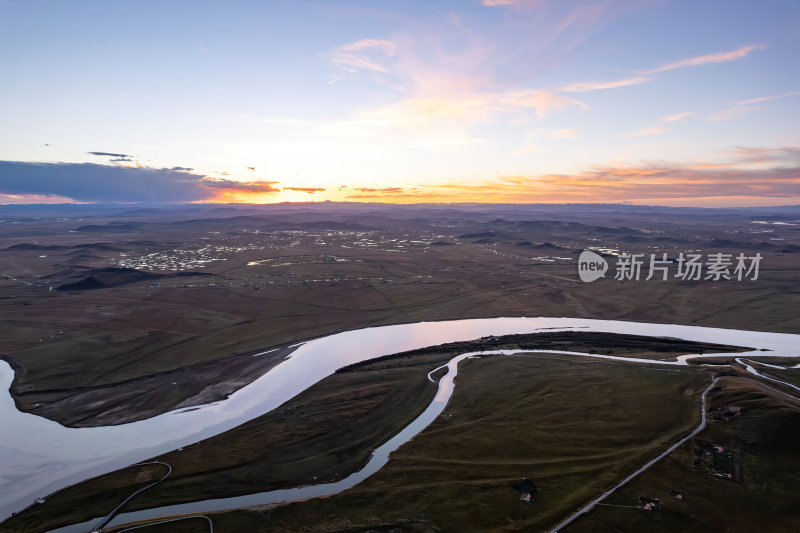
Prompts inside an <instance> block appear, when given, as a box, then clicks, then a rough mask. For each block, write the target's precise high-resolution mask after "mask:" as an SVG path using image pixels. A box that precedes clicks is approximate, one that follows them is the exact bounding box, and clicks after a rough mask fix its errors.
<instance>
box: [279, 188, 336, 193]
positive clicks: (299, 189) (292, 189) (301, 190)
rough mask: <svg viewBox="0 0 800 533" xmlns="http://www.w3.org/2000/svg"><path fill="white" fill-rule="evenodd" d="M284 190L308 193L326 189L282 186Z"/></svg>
mask: <svg viewBox="0 0 800 533" xmlns="http://www.w3.org/2000/svg"><path fill="white" fill-rule="evenodd" d="M283 190H284V191H295V192H307V193H309V194H314V193H317V192H322V191H325V190H327V189H325V188H324V187H284V188H283Z"/></svg>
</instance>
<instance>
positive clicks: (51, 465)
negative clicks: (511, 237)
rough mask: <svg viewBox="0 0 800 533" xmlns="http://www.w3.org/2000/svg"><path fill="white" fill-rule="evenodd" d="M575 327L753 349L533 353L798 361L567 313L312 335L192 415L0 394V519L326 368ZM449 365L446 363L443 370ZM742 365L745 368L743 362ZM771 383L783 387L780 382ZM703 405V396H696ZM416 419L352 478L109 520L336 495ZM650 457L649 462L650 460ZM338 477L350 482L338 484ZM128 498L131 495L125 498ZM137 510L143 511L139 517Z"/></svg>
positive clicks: (766, 347) (261, 402) (765, 347)
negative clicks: (51, 408)
mask: <svg viewBox="0 0 800 533" xmlns="http://www.w3.org/2000/svg"><path fill="white" fill-rule="evenodd" d="M577 328H580V329H581V330H582V331H600V332H608V333H623V334H633V335H645V336H648V337H674V338H681V339H685V340H691V341H696V342H719V340H720V339H724V340H725V342H726V343H727V344H731V345H738V346H751V347H754V348H755V349H754V350H753V351H751V352H745V353H742V352H739V353H724V354H689V355H683V356H680V357H678V358H677V360H673V361H662V360H654V359H641V358H631V357H622V356H609V355H602V354H593V353H582V352H566V351H558V350H541V351H543V352H550V353H563V354H568V355H575V356H582V357H589V358H594V359H610V360H616V361H622V362H626V363H630V364H648V365H664V366H673V367H674V366H680V365H688V360H689V359H692V358H696V357H703V358H710V357H712V358H722V357H726V358H729V359H732V358H737V357H738V358H745V357H756V356H764V355H765V354H764V351H771V352H772V353H771V354H769V355H770V356H773V357H795V358H796V357H800V335H793V334H783V333H768V332H754V331H743V330H729V329H720V328H707V327H698V326H682V325H674V324H653V323H636V322H624V321H608V320H594V319H574V318H567V317H527V318H526V317H502V318H493V319H464V320H455V321H443V322H420V323H412V324H401V325H395V326H381V327H373V328H365V329H361V330H352V331H347V332H342V333H338V334H334V335H330V336H328V337H323V338H319V339H315V340H312V341H308V342H306V343H305V344H303V345H302V346H299V347H298V349H297V351H296V352H294V354H293V355H292V357H290V358H288V359H286V360H285V361H283V362H282V363H281V364H279V365H277V366H276V367H274V368H273V369H272V370H270V371H269V372H268V373H267V374H265V375H264V376H262V377H261V378H259V379H258V380H256V381H254V382H253V383H251V384H250V385H248V386H246V387H244V388H242V389H240V390H239V391H237V392H236V393H234V394H232V395H231V396H230V398H229V399H227V400H225V401H220V402H214V403H212V404H207V405H203V406H198V407H197V408H195V409H193V410H179V411H172V412H169V413H164V414H162V415H158V416H156V417H153V418H151V419H147V420H142V421H139V422H134V423H130V424H125V425H120V426H110V427H99V428H77V429H75V428H64V427H63V426H59V425H58V424H56V423H54V422H52V421H49V420H46V419H42V418H41V417H38V416H36V415H32V414H30V413H20V412H19V411H18V410H17V409H16V406H15V405H14V403H13V399H12V398H11V397H10V395H0V414H2V417H3V420H4V426H5V427H4V429H7V431H4V432H2V433H0V448H2V449H3V450H4V453H3V454H0V494H3V498H2V499H0V517H3V516H4V515H7V514H8V513H11V512H13V511H15V510H19V509H21V508H22V507H23V506H24V503H26V501H30V500H28V498H30V499H33V498H34V497H35V496H37V493H38V494H41V493H42V492H45V490H52V489H50V487H53V488H55V487H58V486H59V485H60V486H61V487H63V486H64V485H65V484H73V483H75V482H80V481H83V480H85V479H87V478H90V477H93V476H97V475H102V474H104V473H107V472H110V471H113V470H117V469H119V468H123V467H125V466H128V465H130V464H131V463H140V462H141V461H142V459H146V458H147V457H153V456H156V455H160V454H161V453H165V452H167V451H170V450H173V449H176V448H178V447H181V446H185V445H188V444H191V443H193V442H197V441H199V440H201V439H203V438H208V437H209V436H212V435H216V434H219V433H222V432H224V431H227V430H229V429H231V428H232V427H235V426H236V425H239V424H241V423H243V422H244V421H247V420H250V419H252V418H255V417H256V416H259V415H261V414H263V413H265V412H268V411H270V410H271V409H274V408H276V407H278V406H279V405H281V404H282V403H283V402H285V401H286V400H288V399H289V398H292V397H294V396H295V395H296V394H299V392H301V391H303V390H305V389H306V388H308V387H310V386H311V385H313V384H314V383H316V382H317V381H319V380H321V379H323V378H324V377H326V376H328V375H330V374H331V373H333V372H335V371H336V369H337V368H340V367H342V366H346V365H348V364H352V363H354V362H358V361H364V360H368V359H371V358H374V357H378V356H380V355H384V354H386V353H395V352H398V351H405V350H411V349H416V348H421V347H425V346H433V345H437V344H442V343H445V342H454V341H461V340H465V339H471V338H472V339H474V338H479V337H481V336H486V335H497V336H499V335H506V334H512V333H521V332H531V333H533V332H536V331H542V330H560V331H572V330H575V329H577ZM532 351H536V350H502V351H500V352H499V353H502V354H505V355H513V354H514V353H520V352H532ZM489 353H498V352H489ZM482 354H483V353H482V352H470V353H465V354H461V355H459V356H458V357H456V358H454V359H451V361H450V362H449V363H448V365H447V366H448V373H447V374H446V375H445V376H444V377H442V379H441V380H440V382H439V383H440V386H439V391H438V393H437V395H436V398H435V399H434V401H433V402H432V403H431V406H429V408H428V409H426V411H425V412H424V413H423V415H424V414H425V413H429V409H432V407H433V406H434V405H436V408H435V409H433V410H431V411H430V413H429V414H431V415H432V416H433V418H435V417H436V416H438V413H440V412H441V411H442V410H443V409H444V406H445V404H446V402H447V399H449V396H450V393H451V392H452V378H454V377H455V373H456V369H457V363H458V361H460V360H462V359H463V358H466V357H471V356H480V355H482ZM451 365H453V366H452V367H451ZM745 366H746V367H749V365H745ZM749 368H752V367H749ZM437 370H441V367H439V368H437V369H434V370H433V371H431V373H430V374H429V376H428V379H429V380H431V381H433V378H432V375H433V372H435V371H437ZM753 371H754V372H753V375H757V376H760V377H764V378H767V377H766V376H761V375H760V374H758V373H757V371H755V369H753ZM13 375H14V373H13V369H11V368H10V367H9V366H8V365H7V364H6V363H4V362H2V363H0V388H3V389H5V388H7V387H9V386H10V384H11V380H12V378H13ZM448 378H449V380H450V381H449V384H448V388H447V389H443V387H442V384H443V383H447V380H448ZM767 379H770V378H767ZM771 380H772V381H775V380H774V379H771ZM780 383H781V384H782V385H785V382H780ZM793 388H796V387H793ZM703 399H704V400H705V396H704V397H703ZM423 415H420V416H421V417H422V416H423ZM433 418H431V419H430V421H432V420H433ZM418 420H419V419H417V420H415V421H414V422H412V424H411V425H410V426H408V427H406V428H405V429H403V430H402V431H401V432H400V433H399V434H398V435H395V437H393V438H392V439H390V440H389V441H387V443H386V444H385V445H382V446H381V447H379V448H378V449H376V450H375V452H374V453H373V458H372V459H370V461H369V463H368V468H365V469H363V470H361V471H359V472H356V473H354V474H351V475H350V476H348V477H347V478H345V479H343V480H341V481H340V482H337V483H334V484H322V485H313V486H309V487H299V488H296V489H287V490H285V491H272V492H270V493H260V494H252V495H246V496H241V497H235V498H222V499H218V500H205V501H198V502H193V503H190V504H181V505H176V506H165V507H161V508H156V509H150V510H148V511H141V512H140V511H137V512H135V513H119V514H118V515H117V517H116V518H115V519H113V520H112V522H110V523H118V524H120V523H121V521H124V522H131V521H138V520H144V519H161V518H162V517H164V516H175V515H176V514H192V515H195V514H197V515H200V514H203V513H206V512H210V511H213V510H223V509H231V508H236V507H242V506H247V505H256V504H264V503H269V502H270V501H272V502H282V501H291V500H294V499H299V498H310V497H319V496H325V495H329V494H333V493H336V492H340V491H342V490H345V489H346V488H349V486H353V485H355V484H357V483H358V482H360V481H361V480H363V479H366V477H368V476H369V475H371V474H372V473H373V472H374V471H376V470H377V469H379V468H380V467H381V466H382V465H383V464H385V463H386V462H387V461H388V453H390V451H391V450H388V451H385V454H386V456H385V458H384V457H381V458H379V459H376V457H377V456H378V453H379V451H380V452H381V454H382V453H384V450H387V449H386V448H384V446H386V445H388V444H389V443H390V442H391V443H392V446H394V448H392V450H393V449H396V448H397V447H399V446H400V445H402V444H403V443H404V442H406V441H407V440H409V439H410V438H412V437H413V436H414V435H416V434H417V433H418V432H419V431H421V430H422V428H424V427H425V426H427V424H428V423H430V421H428V422H426V423H424V425H421V427H417V426H415V424H418ZM420 424H422V422H420ZM412 426H413V427H412ZM701 429H702V428H700V429H698V430H696V431H699V430H701ZM21 436H24V438H21ZM691 436H693V435H690V436H688V437H686V438H691ZM54 441H57V442H59V443H61V446H60V447H59V451H60V455H54V454H53V447H52V446H50V443H52V442H54ZM678 445H679V444H678ZM676 446H677V445H676ZM670 451H671V449H670V450H667V451H666V452H664V454H662V456H663V455H666V454H667V453H669V452H670ZM660 457H661V456H659V458H660ZM659 458H656V459H654V460H653V462H655V461H657V460H658V459H659ZM373 461H375V462H373ZM376 465H377V466H376ZM345 481H346V482H347V483H348V484H350V483H352V484H350V485H349V486H347V485H346V484H345V483H344V482H345ZM626 481H627V480H625V481H624V482H626ZM624 482H623V484H624ZM54 485H55V487H54ZM6 496H7V497H8V498H6ZM133 496H134V495H131V497H133ZM265 496H269V497H270V498H271V499H270V500H267V501H265V499H264V497H265ZM139 513H147V514H148V515H147V516H143V515H140V514H139ZM98 519H99V518H94V519H93V520H92V521H90V522H88V523H84V524H74V525H73V526H67V527H65V528H60V529H58V530H55V531H64V532H66V531H81V532H85V531H87V530H89V529H91V525H92V524H93V523H94V522H96V521H97V520H98Z"/></svg>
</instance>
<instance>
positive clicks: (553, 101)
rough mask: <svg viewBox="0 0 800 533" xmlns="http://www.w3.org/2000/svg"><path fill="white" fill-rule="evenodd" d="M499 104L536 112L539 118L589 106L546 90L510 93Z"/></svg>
mask: <svg viewBox="0 0 800 533" xmlns="http://www.w3.org/2000/svg"><path fill="white" fill-rule="evenodd" d="M500 102H501V103H503V104H506V105H510V106H516V107H529V108H531V109H533V110H534V111H536V114H537V115H539V117H545V116H547V115H549V114H550V113H552V112H553V111H561V110H563V109H567V108H570V107H579V108H581V109H588V108H589V106H587V105H586V104H585V103H583V102H581V101H578V100H575V99H573V98H569V97H567V96H564V95H563V94H558V93H557V92H555V91H552V90H548V89H530V90H525V91H516V92H512V93H509V94H506V95H504V96H503V97H501V98H500Z"/></svg>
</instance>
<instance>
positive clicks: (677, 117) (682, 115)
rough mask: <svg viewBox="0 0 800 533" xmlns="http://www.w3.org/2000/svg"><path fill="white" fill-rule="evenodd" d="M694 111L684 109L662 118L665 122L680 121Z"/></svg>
mask: <svg viewBox="0 0 800 533" xmlns="http://www.w3.org/2000/svg"><path fill="white" fill-rule="evenodd" d="M693 114H694V112H692V111H684V112H683V113H675V114H674V115H669V116H668V117H664V118H662V119H661V120H662V121H664V122H678V121H679V120H683V119H685V118H686V117H688V116H691V115H693Z"/></svg>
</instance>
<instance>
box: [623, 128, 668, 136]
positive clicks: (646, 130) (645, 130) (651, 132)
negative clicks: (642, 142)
mask: <svg viewBox="0 0 800 533" xmlns="http://www.w3.org/2000/svg"><path fill="white" fill-rule="evenodd" d="M671 129H672V128H668V127H666V126H649V127H647V128H642V129H640V130H639V131H637V132H635V133H622V134H620V135H619V137H622V138H623V139H624V138H628V137H643V136H645V135H656V134H657V133H663V132H665V131H669V130H671Z"/></svg>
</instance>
